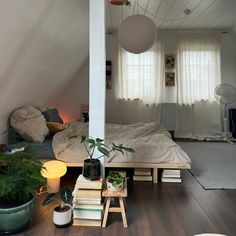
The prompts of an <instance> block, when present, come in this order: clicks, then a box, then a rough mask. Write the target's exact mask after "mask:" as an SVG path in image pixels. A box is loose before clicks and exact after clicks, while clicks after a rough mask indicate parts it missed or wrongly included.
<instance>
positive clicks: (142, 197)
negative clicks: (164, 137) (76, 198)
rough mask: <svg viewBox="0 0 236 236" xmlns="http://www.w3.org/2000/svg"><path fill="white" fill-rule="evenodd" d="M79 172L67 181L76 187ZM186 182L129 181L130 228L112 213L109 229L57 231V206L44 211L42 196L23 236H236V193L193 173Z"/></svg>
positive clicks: (88, 228) (74, 228)
mask: <svg viewBox="0 0 236 236" xmlns="http://www.w3.org/2000/svg"><path fill="white" fill-rule="evenodd" d="M76 177H77V173H73V175H72V176H71V175H69V176H67V177H66V178H64V179H63V182H64V184H65V183H68V181H69V183H70V185H71V186H72V185H73V184H74V181H75V179H76ZM182 179H183V183H182V184H168V183H163V184H161V183H159V184H157V185H155V184H153V183H150V182H131V181H130V182H129V184H128V199H127V207H128V210H127V219H128V224H129V227H128V229H124V228H123V226H122V220H121V217H120V215H119V214H118V215H116V214H113V215H110V216H109V218H108V224H107V227H106V228H105V229H103V228H93V227H73V226H71V227H69V228H66V229H57V228H56V227H55V226H54V225H53V223H52V208H53V204H52V205H50V206H48V207H42V206H41V205H40V204H41V202H42V198H43V197H44V196H42V197H39V199H38V204H37V207H36V212H35V215H34V218H33V221H32V222H31V223H30V225H29V227H28V228H27V229H26V230H25V231H24V232H22V233H20V234H18V235H22V236H23V235H24V236H26V235H29V236H31V235H32V236H37V235H40V236H47V235H48V236H53V235H59V236H60V235H68V236H73V235H76V236H78V235H85V236H89V235H93V236H99V235H109V236H116V235H117V236H118V235H119V236H121V235H127V236H131V235H134V236H138V235H140V236H149V235H160V236H165V235H173V236H178V235H180V236H184V235H186V236H191V235H194V234H200V233H206V232H208V233H221V234H226V235H232V236H233V235H236V190H204V189H203V188H202V187H201V186H200V185H199V184H198V182H197V181H196V180H195V179H194V178H193V177H192V176H191V175H190V173H189V172H188V171H187V170H184V171H182Z"/></svg>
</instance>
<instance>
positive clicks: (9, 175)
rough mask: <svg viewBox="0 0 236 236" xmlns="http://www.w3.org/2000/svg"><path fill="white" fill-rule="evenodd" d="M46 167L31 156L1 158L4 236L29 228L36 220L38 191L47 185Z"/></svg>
mask: <svg viewBox="0 0 236 236" xmlns="http://www.w3.org/2000/svg"><path fill="white" fill-rule="evenodd" d="M41 169H42V163H41V162H40V161H39V160H38V158H37V157H36V156H35V155H34V154H33V153H30V152H16V153H14V154H6V153H1V154H0V219H1V220H0V234H1V235H2V234H6V233H15V232H18V231H21V230H23V229H24V228H25V226H26V225H27V224H28V222H29V221H30V220H31V218H32V214H33V209H34V206H35V199H36V188H37V187H40V186H43V185H44V184H45V179H44V177H43V176H42V175H41Z"/></svg>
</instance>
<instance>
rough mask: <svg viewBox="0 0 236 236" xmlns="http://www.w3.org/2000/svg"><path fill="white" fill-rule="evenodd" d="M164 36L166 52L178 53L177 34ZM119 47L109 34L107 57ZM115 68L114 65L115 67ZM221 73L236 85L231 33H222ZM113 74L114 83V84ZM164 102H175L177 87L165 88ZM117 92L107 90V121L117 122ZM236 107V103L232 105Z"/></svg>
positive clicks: (235, 40) (234, 45)
mask: <svg viewBox="0 0 236 236" xmlns="http://www.w3.org/2000/svg"><path fill="white" fill-rule="evenodd" d="M162 37H163V38H164V40H163V41H164V52H165V54H176V47H177V35H176V33H174V32H172V31H170V32H168V31H165V32H163V33H162ZM116 47H117V36H116V34H113V35H108V36H107V58H108V59H113V61H114V60H115V59H114V48H116ZM113 68H114V67H113ZM221 75H222V83H230V84H232V85H233V86H235V87H236V36H234V35H233V34H231V33H227V34H221ZM114 79H115V78H114V75H113V84H114ZM113 87H114V86H113ZM163 94H164V98H163V101H164V103H175V102H176V98H177V90H176V87H165V88H164V92H163ZM115 104H116V102H115V92H114V89H112V90H111V91H108V92H107V121H108V122H116V121H117V120H116V109H115V107H116V106H115ZM232 106H233V107H236V104H233V105H232Z"/></svg>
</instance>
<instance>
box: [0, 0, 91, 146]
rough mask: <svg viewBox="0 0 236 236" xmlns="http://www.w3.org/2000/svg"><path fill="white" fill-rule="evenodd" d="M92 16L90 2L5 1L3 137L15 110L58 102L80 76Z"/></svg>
mask: <svg viewBox="0 0 236 236" xmlns="http://www.w3.org/2000/svg"><path fill="white" fill-rule="evenodd" d="M88 16H89V14H88V0H70V1H64V0H56V1H55V0H44V1H42V0H34V1H32V0H21V1H9V0H1V2H0V35H1V37H0V61H1V63H0V82H1V83H0V133H1V132H2V131H4V130H5V129H6V128H7V120H8V117H9V114H10V112H11V111H13V110H14V109H15V108H18V107H20V106H23V105H26V104H37V105H40V104H45V103H47V101H48V100H53V99H52V98H53V97H54V96H55V94H57V93H58V92H59V91H60V90H61V89H63V88H64V86H65V85H66V84H67V83H68V82H69V81H70V79H73V78H74V77H75V74H76V73H77V71H78V70H79V68H80V66H81V65H82V64H83V63H84V62H85V60H86V59H87V57H88V35H89V34H88V29H89V28H88V23H89V20H88ZM50 104H51V105H54V104H53V103H52V102H51V103H50ZM1 141H2V139H1V136H0V142H1Z"/></svg>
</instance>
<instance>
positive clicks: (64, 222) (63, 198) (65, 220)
mask: <svg viewBox="0 0 236 236" xmlns="http://www.w3.org/2000/svg"><path fill="white" fill-rule="evenodd" d="M71 197H72V192H71V190H70V189H68V188H64V189H62V190H61V192H60V200H58V199H57V194H56V193H51V194H49V195H48V196H47V197H46V198H45V200H44V201H43V203H42V205H43V206H46V205H48V204H49V203H51V202H52V201H57V202H58V203H59V204H58V205H56V206H55V207H54V211H53V223H54V224H55V225H56V226H57V227H59V228H63V227H66V226H69V225H70V223H71V219H72V208H71V205H70V204H69V203H70V201H71Z"/></svg>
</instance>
